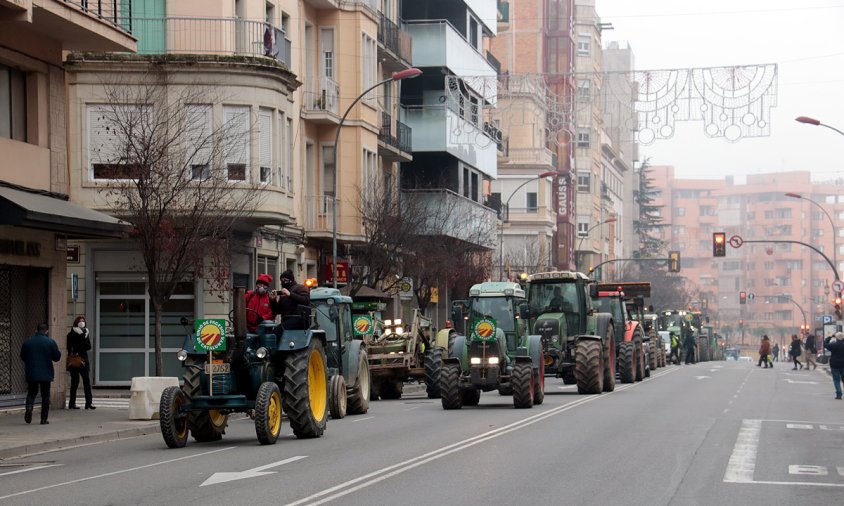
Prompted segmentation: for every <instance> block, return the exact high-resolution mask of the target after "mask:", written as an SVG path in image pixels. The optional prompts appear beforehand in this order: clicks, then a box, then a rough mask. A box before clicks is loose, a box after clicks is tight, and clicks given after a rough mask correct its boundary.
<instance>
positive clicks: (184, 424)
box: [173, 395, 188, 439]
mask: <svg viewBox="0 0 844 506" xmlns="http://www.w3.org/2000/svg"><path fill="white" fill-rule="evenodd" d="M184 403H185V402H184V399H183V398H182V396H180V395H177V396H176V398H175V399H173V416H178V414H179V411H180V410H181V408H182V405H183V404H184ZM173 422H174V424H175V425H176V431H177V432H176V437H178V438H179V439H187V438H188V418H187V416H184V417H182V418H181V419H176V420H174V421H173Z"/></svg>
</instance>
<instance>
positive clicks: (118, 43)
mask: <svg viewBox="0 0 844 506" xmlns="http://www.w3.org/2000/svg"><path fill="white" fill-rule="evenodd" d="M94 4H95V2H79V1H64V0H2V1H0V153H2V154H3V158H2V162H0V237H2V239H0V350H3V353H2V354H0V406H4V405H20V404H23V402H24V398H25V396H26V381H25V377H24V370H23V363H22V362H21V361H20V359H19V358H18V352H19V351H20V348H21V344H22V343H23V341H24V340H25V339H26V338H27V337H29V336H30V335H32V334H34V333H35V329H36V327H37V325H38V324H39V323H48V324H49V326H50V334H51V335H52V336H53V338H55V339H56V341H57V342H58V344H59V348H60V349H62V350H64V348H65V340H64V335H65V332H66V331H67V329H68V328H69V325H70V323H71V321H72V318H70V319H69V318H68V317H67V301H68V300H73V299H75V298H77V297H78V296H79V295H80V293H81V292H82V289H81V288H80V287H79V286H78V285H76V284H69V283H68V282H67V266H68V264H69V263H72V262H73V261H75V259H76V258H77V256H76V253H77V252H75V251H73V250H70V249H68V243H69V242H73V241H76V240H78V239H81V238H91V237H115V238H117V237H123V236H124V235H125V234H126V233H127V232H128V228H127V227H126V226H125V224H124V223H122V222H120V221H119V220H117V219H115V218H112V217H111V216H108V215H105V214H102V213H98V212H96V211H92V210H90V209H86V208H84V207H81V206H79V205H77V204H75V203H72V202H69V201H68V195H69V194H72V193H73V187H72V184H71V182H70V175H71V172H72V162H71V160H70V159H69V146H68V145H67V140H68V136H69V134H70V133H71V132H70V130H69V129H68V121H69V120H68V118H69V116H70V114H71V107H69V106H68V104H69V101H68V96H67V84H68V79H67V77H66V74H65V69H64V62H63V53H64V52H65V51H134V50H135V48H136V42H135V39H134V37H132V35H131V34H130V31H129V30H130V29H131V23H132V19H131V16H130V15H129V13H128V12H126V11H123V10H121V9H120V8H119V7H120V6H119V5H118V6H117V8H115V3H113V2H108V3H103V5H94ZM64 392H65V375H63V374H57V375H56V381H55V385H54V387H53V389H52V395H53V397H54V398H53V402H54V403H56V404H62V405H63V404H64Z"/></svg>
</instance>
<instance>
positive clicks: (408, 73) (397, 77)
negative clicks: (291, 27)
mask: <svg viewBox="0 0 844 506" xmlns="http://www.w3.org/2000/svg"><path fill="white" fill-rule="evenodd" d="M420 74H422V71H421V70H419V69H417V68H415V67H411V68H409V69H405V70H401V71H399V72H393V74H392V75H391V76H390V77H389V78H387V79H384V80H383V81H381V82H378V83H375V84H374V85H372V86H370V87H369V88H367V89H365V90H363V92H362V93H361V94H360V95H358V96H357V98H355V99H354V101H352V103H351V104H349V107H348V108H346V112H344V113H343V117H342V118H340V124H339V125H337V132H336V133H335V134H334V175H333V177H332V183H331V188H332V189H333V191H334V195H333V197H334V203H333V205H332V206H331V280H332V286H333V287H334V288H337V203H338V202H339V201H340V200H339V199H338V198H337V172H338V171H339V170H340V167H338V166H337V152H338V151H339V150H340V129H342V128H343V123H345V122H346V117H347V116H348V115H349V113H350V112H352V107H354V106H355V104H357V103H358V102H359V101H360V99H362V98H363V97H364V96H365V95H366V94H367V93H369V92H370V91H372V90H374V89H375V88H378V87H379V86H382V85H384V84H389V83H392V82H393V81H401V80H402V79H413V78H414V77H418V76H419V75H420Z"/></svg>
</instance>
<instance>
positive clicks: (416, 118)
mask: <svg viewBox="0 0 844 506" xmlns="http://www.w3.org/2000/svg"><path fill="white" fill-rule="evenodd" d="M404 122H405V123H407V125H408V126H410V128H412V129H413V151H414V152H415V153H416V152H434V153H436V152H447V153H449V154H451V155H452V156H454V157H455V158H457V159H459V160H462V161H463V162H465V163H468V164H469V165H471V166H473V167H475V168H477V169H478V170H480V171H481V172H483V173H484V174H486V175H487V176H489V177H492V178H495V177H497V175H498V169H497V167H498V161H497V151H498V145H497V144H496V141H495V140H494V139H492V138H491V137H489V134H488V133H486V132H485V131H484V129H483V128H482V127H480V126H479V125H477V124H474V123H471V122H469V121H467V120H466V119H464V118H462V117H460V115H459V114H458V113H457V112H455V111H453V110H452V109H451V108H449V107H446V106H444V105H430V106H417V107H408V108H406V109H405V110H404Z"/></svg>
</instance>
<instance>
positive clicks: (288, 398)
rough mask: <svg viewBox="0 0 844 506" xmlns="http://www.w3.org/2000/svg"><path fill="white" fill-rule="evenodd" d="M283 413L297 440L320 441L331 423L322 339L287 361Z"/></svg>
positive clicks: (312, 341) (313, 341) (291, 356)
mask: <svg viewBox="0 0 844 506" xmlns="http://www.w3.org/2000/svg"><path fill="white" fill-rule="evenodd" d="M282 401H283V402H282V404H283V407H284V412H285V413H287V417H288V418H289V419H290V426H291V427H292V428H293V434H295V435H296V437H298V438H312V437H319V436H321V435H322V434H323V432H325V424H326V421H327V419H328V380H327V379H326V369H325V349H324V347H323V346H322V342H321V341H320V340H319V339H311V344H310V345H309V346H308V347H307V348H305V349H303V350H299V351H296V352H293V353H291V354H290V355H289V356H288V357H287V359H286V360H285V367H284V397H283V398H282Z"/></svg>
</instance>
